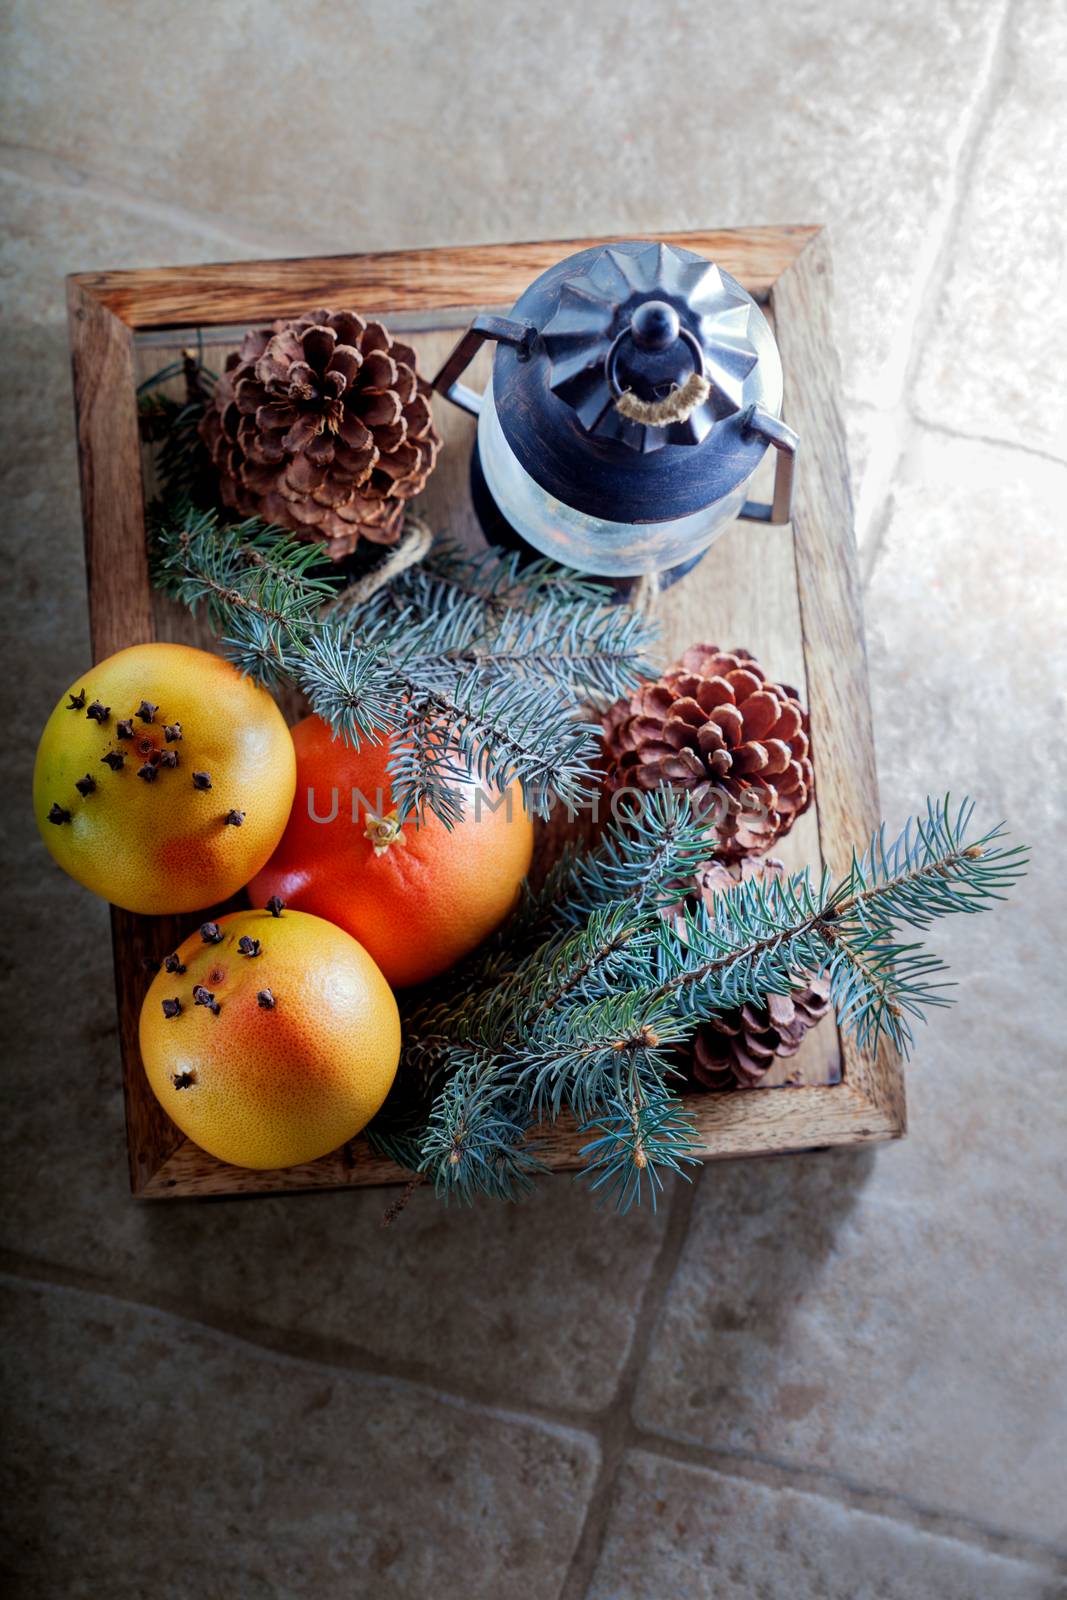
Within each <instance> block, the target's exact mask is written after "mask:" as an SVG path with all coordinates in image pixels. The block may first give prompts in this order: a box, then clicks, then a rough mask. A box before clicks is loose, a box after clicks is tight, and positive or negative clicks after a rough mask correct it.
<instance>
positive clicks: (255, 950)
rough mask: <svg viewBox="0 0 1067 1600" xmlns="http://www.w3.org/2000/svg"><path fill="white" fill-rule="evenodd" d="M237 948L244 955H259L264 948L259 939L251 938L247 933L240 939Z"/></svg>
mask: <svg viewBox="0 0 1067 1600" xmlns="http://www.w3.org/2000/svg"><path fill="white" fill-rule="evenodd" d="M237 948H238V950H240V952H241V954H242V955H243V956H258V955H259V954H260V953H261V950H262V946H261V944H260V942H259V940H258V939H250V938H249V937H248V935H247V933H246V934H244V935H243V936H242V937H241V938H240V939H238V941H237Z"/></svg>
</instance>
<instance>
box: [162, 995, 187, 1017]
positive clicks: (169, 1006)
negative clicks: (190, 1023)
mask: <svg viewBox="0 0 1067 1600" xmlns="http://www.w3.org/2000/svg"><path fill="white" fill-rule="evenodd" d="M162 1004H163V1015H164V1016H165V1017H180V1016H181V1012H182V1003H181V1001H180V1000H178V999H174V1000H164V1001H163V1003H162Z"/></svg>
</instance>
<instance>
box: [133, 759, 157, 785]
mask: <svg viewBox="0 0 1067 1600" xmlns="http://www.w3.org/2000/svg"><path fill="white" fill-rule="evenodd" d="M157 772H158V768H157V767H156V766H155V764H154V763H153V762H151V761H146V762H145V764H144V766H143V767H138V768H137V776H138V777H139V778H143V779H144V781H145V783H155V781H156V774H157Z"/></svg>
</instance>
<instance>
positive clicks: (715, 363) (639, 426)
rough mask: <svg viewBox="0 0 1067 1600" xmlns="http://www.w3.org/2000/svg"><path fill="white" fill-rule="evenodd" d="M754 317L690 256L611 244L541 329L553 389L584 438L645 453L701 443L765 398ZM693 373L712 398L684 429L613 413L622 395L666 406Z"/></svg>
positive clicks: (569, 282) (736, 293)
mask: <svg viewBox="0 0 1067 1600" xmlns="http://www.w3.org/2000/svg"><path fill="white" fill-rule="evenodd" d="M753 310H756V314H757V316H758V315H759V313H758V310H757V308H756V307H755V306H754V303H753V301H752V300H751V298H750V297H749V296H748V295H747V294H746V293H745V291H744V290H743V289H742V288H741V286H740V284H737V283H734V281H733V279H732V278H729V277H728V276H727V275H726V274H724V273H721V272H720V271H719V269H718V267H716V266H715V265H714V264H713V263H712V262H710V261H706V260H702V259H700V258H694V257H693V255H692V254H691V252H688V251H687V252H685V253H681V252H679V251H677V250H674V249H672V247H671V246H670V245H667V244H649V245H646V246H644V247H638V248H637V249H636V250H635V249H634V247H632V246H631V247H630V248H629V249H622V248H620V247H618V246H615V245H609V246H607V247H606V248H605V249H603V250H601V251H599V252H598V253H597V255H596V257H595V259H594V260H592V261H588V260H587V261H586V262H585V263H583V265H582V267H581V268H580V269H578V270H576V271H574V272H572V273H571V275H569V276H567V277H565V278H563V280H562V282H560V284H559V298H558V301H557V304H556V307H555V311H554V314H553V315H552V316H551V317H550V318H549V320H548V321H547V322H546V323H545V325H544V326H543V327H542V329H541V341H542V344H543V348H544V351H545V355H546V356H547V358H548V361H549V366H550V371H549V375H548V387H549V389H550V390H551V391H552V393H553V394H555V395H556V396H557V397H558V398H559V399H560V400H562V401H564V402H565V403H566V404H567V405H568V406H570V407H571V408H572V410H573V411H574V412H575V413H576V415H577V417H578V420H579V422H580V423H581V425H582V427H583V428H584V429H585V431H586V432H587V433H589V434H593V435H596V436H597V437H599V438H606V439H614V440H618V441H619V442H620V443H621V444H624V445H627V446H629V448H630V449H632V450H636V451H638V452H639V453H641V454H642V455H645V454H648V453H649V452H651V451H655V450H660V449H662V448H663V446H664V445H668V444H670V445H676V444H683V445H698V444H701V443H702V442H703V440H704V439H706V438H707V436H708V434H709V433H710V432H711V430H712V429H713V428H714V427H715V425H716V423H717V422H720V421H721V420H722V419H723V418H726V417H730V416H734V415H736V414H737V413H738V412H740V411H742V410H743V409H744V408H745V407H746V405H748V404H750V403H751V401H752V400H753V399H754V398H758V396H757V395H756V394H755V393H750V391H751V390H753V387H754V385H753V379H754V378H755V374H754V373H753V369H754V368H755V367H756V364H757V362H758V360H759V352H758V350H757V348H756V344H755V343H754V342H753V340H752V339H751V338H750V336H749V319H750V315H751V313H752V312H753ZM693 372H697V373H700V374H702V375H703V376H704V377H706V378H707V380H708V384H709V392H708V395H707V399H706V400H705V401H704V402H703V404H701V405H699V406H698V407H697V409H696V410H695V411H693V412H692V413H691V415H689V416H688V417H687V418H686V419H685V420H684V421H681V422H672V423H670V424H669V425H668V426H666V427H658V426H655V425H652V424H646V423H643V422H636V421H634V420H632V419H631V418H629V417H625V416H623V415H622V414H621V413H620V412H619V411H617V410H616V401H617V400H618V399H619V396H620V395H621V394H623V393H626V392H630V393H632V394H634V395H636V396H637V398H638V399H639V400H646V401H657V400H663V399H665V398H666V397H667V396H668V395H669V394H670V393H671V391H672V390H673V389H674V388H675V387H677V386H680V385H682V384H684V383H685V381H686V379H687V378H688V377H689V376H690V374H691V373H693ZM750 375H752V376H751V377H750ZM755 387H756V388H759V387H760V385H758V384H756V385H755Z"/></svg>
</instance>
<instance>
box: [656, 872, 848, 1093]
mask: <svg viewBox="0 0 1067 1600" xmlns="http://www.w3.org/2000/svg"><path fill="white" fill-rule="evenodd" d="M784 876H785V868H784V866H783V865H782V863H781V862H780V861H776V860H775V859H774V857H773V856H772V857H768V858H766V859H764V860H762V861H754V860H751V859H747V860H744V861H741V862H739V863H737V864H735V865H734V866H732V867H727V866H724V865H723V864H722V863H721V862H717V861H713V862H710V863H709V864H708V865H707V866H706V867H703V868H702V869H701V870H700V872H698V873H697V875H696V877H695V878H694V880H693V884H692V887H691V893H694V894H698V895H699V896H700V897H701V898H702V899H703V900H704V902H705V904H706V905H707V906H709V908H710V906H711V903H712V901H713V900H714V898H715V896H716V895H717V894H718V893H720V891H721V890H723V889H730V888H732V887H733V886H734V884H736V883H741V882H747V881H748V880H749V879H751V878H755V879H766V878H782V877H784ZM829 1009H830V985H829V983H828V982H827V981H826V979H825V978H810V979H809V980H808V981H807V982H806V983H803V984H799V985H798V986H797V988H796V989H794V990H793V992H792V994H788V995H784V994H769V995H766V996H765V997H764V999H763V1002H762V1004H760V1005H745V1006H741V1007H739V1008H738V1009H737V1010H734V1011H728V1012H725V1013H724V1014H723V1015H722V1016H719V1017H713V1018H712V1019H711V1020H710V1021H709V1022H704V1023H701V1025H700V1027H699V1028H698V1029H697V1032H696V1036H695V1037H694V1039H693V1042H692V1045H691V1047H690V1049H689V1052H688V1056H687V1058H686V1059H684V1060H683V1061H682V1062H681V1063H679V1066H680V1070H681V1071H683V1072H684V1073H685V1076H686V1078H687V1080H688V1083H689V1086H690V1087H691V1088H696V1089H733V1088H735V1087H737V1086H740V1087H741V1088H742V1089H752V1088H755V1087H756V1085H757V1084H758V1083H759V1082H760V1081H761V1080H762V1079H763V1078H764V1077H765V1076H766V1074H767V1073H768V1072H769V1071H770V1069H771V1067H772V1066H773V1065H774V1062H775V1060H776V1058H777V1057H779V1056H795V1055H796V1053H797V1051H798V1050H799V1049H800V1045H801V1041H802V1040H803V1038H804V1035H805V1034H806V1033H807V1031H808V1029H809V1028H814V1026H815V1024H816V1023H817V1022H820V1021H821V1020H822V1018H823V1017H824V1016H825V1015H826V1013H827V1011H828V1010H829Z"/></svg>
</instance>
